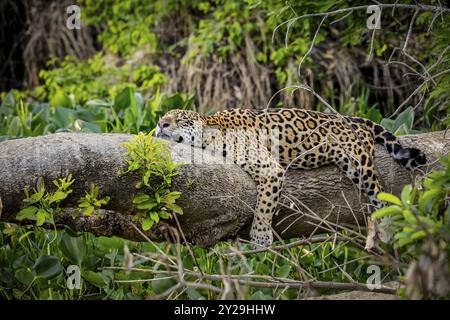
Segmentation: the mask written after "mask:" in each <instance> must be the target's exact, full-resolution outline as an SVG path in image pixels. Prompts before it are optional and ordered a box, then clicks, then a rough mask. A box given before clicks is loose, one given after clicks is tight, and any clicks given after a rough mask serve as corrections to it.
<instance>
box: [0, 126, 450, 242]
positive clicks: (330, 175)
mask: <svg viewBox="0 0 450 320" xmlns="http://www.w3.org/2000/svg"><path fill="white" fill-rule="evenodd" d="M131 137H132V136H131V135H126V134H86V133H59V134H53V135H47V136H42V137H36V138H26V139H19V140H11V141H4V142H0V215H1V216H0V220H2V221H7V222H17V221H16V220H15V214H16V213H17V212H18V211H19V210H20V209H21V208H22V207H23V201H22V200H23V198H24V191H23V190H24V188H25V186H27V185H28V186H31V187H33V186H34V185H35V183H36V180H37V179H38V178H39V177H43V178H44V180H45V182H46V185H47V186H50V185H52V183H51V181H52V180H55V179H57V178H61V177H65V176H67V175H68V174H69V173H71V174H72V176H73V177H74V178H75V183H74V184H73V193H72V194H71V195H70V196H69V198H68V199H67V200H66V201H65V202H64V203H63V208H64V211H63V212H61V213H59V214H57V215H56V216H55V222H56V224H57V225H58V226H62V225H66V226H69V227H70V228H72V229H73V230H75V231H86V232H92V233H93V234H96V235H105V236H113V235H115V236H120V237H123V238H127V239H131V240H142V239H143V238H142V235H141V234H140V233H139V232H138V231H137V230H136V229H135V228H133V226H131V225H130V217H131V216H132V214H133V205H132V197H133V194H134V193H135V188H134V185H135V183H136V182H137V181H138V179H139V177H138V176H137V175H135V174H127V175H119V174H118V172H119V171H120V170H121V169H124V168H125V163H124V150H125V149H124V147H122V146H121V143H123V142H125V141H127V140H129V139H130V138H131ZM400 139H401V142H402V144H404V145H407V146H414V147H417V148H420V149H421V150H423V151H424V152H425V153H426V155H427V158H428V159H429V163H430V165H429V166H427V167H425V168H423V170H422V171H425V172H426V171H429V170H433V169H435V168H436V166H438V163H437V162H436V161H435V160H436V158H437V157H438V156H439V155H445V154H447V153H448V152H449V149H450V144H449V142H450V137H449V135H447V136H446V135H445V133H444V132H434V133H426V134H419V135H412V136H403V137H401V138H400ZM171 150H172V159H173V160H174V161H176V162H182V163H185V164H184V165H182V166H181V167H180V168H179V175H178V176H177V177H176V178H175V179H174V181H173V185H172V186H173V189H174V190H177V191H181V192H182V196H181V198H180V199H179V204H180V206H181V207H182V208H183V210H184V214H183V215H182V216H179V218H178V219H179V223H180V226H181V228H182V230H183V232H184V234H185V236H186V239H187V240H188V241H190V242H193V243H197V244H200V245H203V246H209V245H213V244H215V243H216V242H217V241H219V240H221V239H228V238H233V237H236V236H240V237H244V238H246V237H248V230H249V226H250V223H251V220H252V215H253V213H252V212H253V209H252V208H254V206H255V203H256V187H255V184H254V182H253V181H252V179H251V178H250V177H249V176H248V175H247V174H246V173H245V172H243V171H242V170H241V169H240V168H239V167H238V166H236V165H234V164H232V163H225V162H224V159H223V158H222V157H218V156H214V155H211V154H209V153H208V152H204V151H202V150H201V149H196V148H195V149H194V148H191V147H190V146H187V145H184V144H173V145H172V148H171ZM375 158H376V159H375V163H376V166H377V168H378V172H379V175H380V177H381V180H382V182H383V185H384V187H385V189H386V190H387V191H390V192H393V193H397V194H398V193H399V191H400V190H401V188H402V186H403V185H405V184H407V183H411V182H412V181H413V180H414V178H415V175H416V174H417V173H419V174H421V173H420V172H416V173H413V172H410V171H408V170H406V169H404V168H402V167H401V166H400V165H398V164H397V163H396V162H395V161H393V160H392V159H391V157H390V156H389V155H388V154H387V152H386V151H385V150H384V149H383V148H382V147H377V148H376V155H375ZM91 183H95V184H96V185H97V186H99V187H100V190H101V196H106V195H108V196H110V197H111V201H110V202H109V204H108V205H107V206H105V208H104V210H99V211H98V212H96V213H95V214H94V215H93V216H90V217H83V216H81V215H80V214H78V216H77V217H76V218H72V215H73V213H74V212H77V211H75V210H76V209H74V208H76V205H77V200H78V199H79V198H80V197H81V196H83V195H84V193H85V191H86V190H89V186H90V184H91ZM365 203H366V199H365V197H364V196H361V194H360V193H359V192H358V191H357V190H356V188H355V186H354V185H353V184H352V182H351V181H349V180H348V179H347V178H345V177H344V176H343V175H342V174H341V173H340V171H339V170H338V169H337V167H335V166H326V167H322V168H319V169H314V170H290V171H289V172H288V173H287V179H286V182H285V185H284V189H283V197H282V203H281V204H280V207H279V209H280V211H279V213H278V214H277V215H276V216H275V219H274V224H273V225H274V228H275V230H276V232H277V233H278V234H279V235H280V236H281V237H282V238H292V237H299V236H307V235H310V234H311V232H316V233H317V232H318V231H317V230H315V229H316V225H317V224H318V223H319V222H320V219H321V218H325V217H326V220H327V221H330V222H331V224H330V225H328V226H327V224H324V223H321V226H323V227H325V228H328V229H329V228H330V227H332V226H333V225H332V224H333V223H339V224H340V225H346V226H353V227H355V226H364V225H365V216H366V213H367V207H366V205H365ZM1 204H3V209H2V205H1ZM349 208H351V209H349ZM311 215H312V216H314V215H316V217H315V218H314V217H311ZM25 223H27V222H25ZM28 223H29V221H28ZM170 225H176V224H175V222H174V221H167V224H166V223H162V224H160V225H158V227H156V228H153V229H152V230H151V231H150V232H147V233H146V235H147V236H149V237H151V238H152V239H157V240H164V239H167V237H168V230H169V229H170V227H169V226H170Z"/></svg>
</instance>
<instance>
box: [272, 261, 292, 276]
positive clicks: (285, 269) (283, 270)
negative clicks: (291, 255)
mask: <svg viewBox="0 0 450 320" xmlns="http://www.w3.org/2000/svg"><path fill="white" fill-rule="evenodd" d="M276 272H277V277H281V278H287V277H288V276H289V273H290V272H291V266H290V265H289V264H285V265H283V266H281V267H279V268H277V271H276Z"/></svg>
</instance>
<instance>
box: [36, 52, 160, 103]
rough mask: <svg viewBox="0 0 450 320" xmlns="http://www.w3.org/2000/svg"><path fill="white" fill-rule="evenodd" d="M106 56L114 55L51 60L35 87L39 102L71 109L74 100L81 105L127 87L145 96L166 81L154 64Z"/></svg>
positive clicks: (106, 96)
mask: <svg viewBox="0 0 450 320" xmlns="http://www.w3.org/2000/svg"><path fill="white" fill-rule="evenodd" d="M108 59H113V57H111V56H105V55H104V54H103V53H98V54H96V55H95V56H93V57H92V58H90V59H88V60H87V62H82V61H77V60H75V59H74V58H73V57H71V56H67V57H66V58H65V59H64V60H63V61H61V62H59V61H57V60H54V59H53V60H50V61H49V62H48V67H49V68H50V69H49V70H41V72H40V73H39V76H40V77H41V78H42V80H43V81H44V84H43V85H41V86H39V87H38V88H36V90H35V92H34V95H35V96H36V98H37V99H39V100H41V101H42V100H49V101H50V104H52V102H54V103H53V104H52V105H56V106H62V107H66V108H70V107H71V106H72V105H73V104H74V103H75V102H79V103H82V104H83V103H85V102H86V101H88V100H90V99H92V97H95V98H108V97H110V96H116V95H118V94H119V93H120V91H122V90H123V89H124V88H126V87H132V88H135V89H137V90H139V91H140V92H142V93H143V94H144V95H146V96H147V95H149V94H153V93H155V92H157V91H158V90H159V89H160V87H161V86H162V85H164V84H165V83H166V82H167V80H168V79H167V77H166V76H165V75H164V74H163V73H161V71H160V70H159V68H158V67H156V66H146V65H145V66H144V65H136V64H133V63H124V64H123V65H121V66H117V65H116V63H115V62H114V61H111V62H109V61H108ZM58 65H59V66H58ZM130 74H131V75H132V76H131V77H130Z"/></svg>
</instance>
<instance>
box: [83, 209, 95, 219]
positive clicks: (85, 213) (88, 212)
mask: <svg viewBox="0 0 450 320" xmlns="http://www.w3.org/2000/svg"><path fill="white" fill-rule="evenodd" d="M94 209H95V208H94V207H93V206H88V207H86V208H84V209H83V214H84V215H85V216H88V217H89V216H90V215H91V214H92V213H93V212H94Z"/></svg>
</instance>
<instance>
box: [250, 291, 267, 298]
mask: <svg viewBox="0 0 450 320" xmlns="http://www.w3.org/2000/svg"><path fill="white" fill-rule="evenodd" d="M272 299H273V297H272V296H271V295H268V294H265V293H264V292H262V291H261V290H259V291H256V292H255V293H254V294H252V297H251V298H250V300H272Z"/></svg>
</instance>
